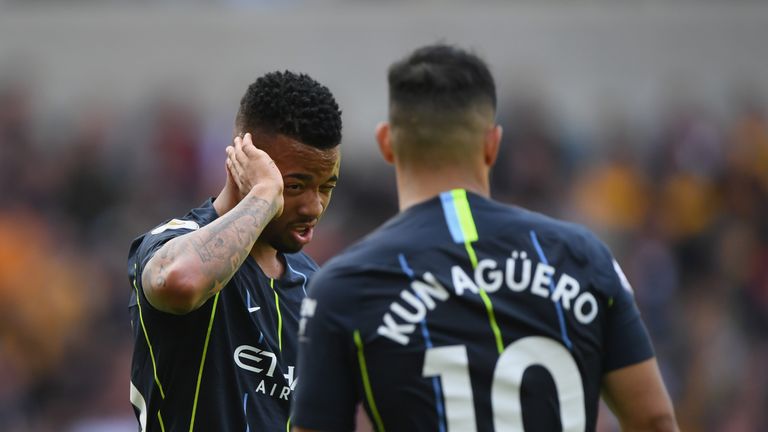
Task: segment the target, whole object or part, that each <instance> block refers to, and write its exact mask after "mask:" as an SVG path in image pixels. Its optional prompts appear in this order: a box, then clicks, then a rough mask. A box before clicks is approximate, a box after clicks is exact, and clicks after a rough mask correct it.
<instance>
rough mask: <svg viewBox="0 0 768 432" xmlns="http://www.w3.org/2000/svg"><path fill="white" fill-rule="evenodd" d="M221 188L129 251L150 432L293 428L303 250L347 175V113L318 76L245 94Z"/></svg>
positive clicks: (138, 366)
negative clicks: (343, 164)
mask: <svg viewBox="0 0 768 432" xmlns="http://www.w3.org/2000/svg"><path fill="white" fill-rule="evenodd" d="M235 134H236V135H237V136H236V137H235V139H234V145H233V146H230V147H227V149H226V152H227V158H226V171H227V180H226V184H225V185H224V188H223V190H222V191H221V193H220V194H219V195H218V196H217V197H216V198H215V199H210V200H208V201H206V202H205V203H203V204H202V206H200V207H198V208H195V209H193V210H191V211H190V212H189V213H188V214H187V215H186V216H183V217H181V218H177V219H171V220H170V221H168V222H165V223H163V224H161V225H159V226H157V227H156V228H154V229H153V230H151V231H150V232H148V233H146V234H144V235H142V236H141V237H139V238H137V239H136V240H135V241H134V242H133V244H132V245H131V249H130V255H129V258H128V265H129V269H128V271H129V277H130V282H131V288H132V294H131V300H130V313H131V322H132V329H133V337H134V342H135V348H134V353H133V362H132V366H131V402H132V404H133V406H134V410H135V413H136V416H137V419H138V421H139V424H140V430H142V431H145V430H146V431H182V430H183V431H193V430H198V431H217V432H222V431H223V432H226V431H238V432H242V431H248V430H251V431H267V430H269V431H281V430H282V431H284V430H287V429H288V428H289V427H290V426H289V424H290V420H289V414H290V404H291V400H292V393H293V390H294V388H295V385H296V378H297V372H296V369H295V365H296V350H297V340H296V334H297V331H298V319H299V306H300V304H301V300H302V299H303V298H304V297H305V295H306V292H305V290H306V284H307V278H308V277H309V276H310V275H311V274H312V273H313V272H314V271H315V270H316V269H317V266H316V264H315V263H314V262H313V261H312V260H311V259H310V258H309V257H308V256H307V255H305V254H304V253H301V252H300V251H301V249H302V247H303V246H304V245H306V244H307V243H308V242H310V241H311V240H312V235H313V230H314V227H315V224H316V223H317V221H318V220H319V219H320V217H321V216H322V214H323V212H324V211H325V209H326V207H327V206H328V203H329V201H330V199H331V192H332V191H333V188H334V186H335V185H336V181H337V178H338V172H339V151H338V147H337V146H338V144H339V142H340V141H341V113H340V111H339V107H338V105H337V104H336V101H335V100H334V98H333V95H332V94H331V93H330V91H329V90H328V89H327V88H326V87H324V86H322V85H321V84H319V83H317V82H316V81H314V80H313V79H312V78H310V77H309V76H307V75H304V74H294V73H291V72H284V73H283V72H274V73H269V74H266V75H264V76H262V77H260V78H259V79H257V80H256V81H255V82H254V83H253V84H251V85H250V86H249V87H248V90H247V92H246V93H245V95H244V96H243V98H242V100H241V102H240V109H239V111H238V113H237V118H236V121H235Z"/></svg>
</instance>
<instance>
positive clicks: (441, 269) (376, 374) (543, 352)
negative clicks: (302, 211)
mask: <svg viewBox="0 0 768 432" xmlns="http://www.w3.org/2000/svg"><path fill="white" fill-rule="evenodd" d="M389 91H390V93H389V98H390V105H389V123H383V124H381V125H380V126H379V127H378V129H377V131H376V138H377V140H378V143H379V148H380V150H381V153H382V154H383V156H384V159H386V160H387V161H388V162H392V163H394V166H395V171H396V177H397V189H398V193H399V205H400V213H399V214H398V215H397V216H395V217H394V218H393V219H391V220H389V221H388V222H387V223H385V224H384V225H383V226H381V227H380V228H379V229H378V230H377V231H375V232H374V233H372V234H371V235H369V236H368V237H366V238H365V239H364V240H363V241H361V242H360V243H358V244H357V245H354V246H352V247H351V248H349V249H348V250H347V251H345V252H344V253H343V254H341V255H340V256H338V257H336V258H334V259H332V260H331V261H330V262H329V263H328V265H327V266H326V267H324V268H323V269H322V270H320V272H319V273H317V274H316V275H315V278H314V279H313V282H312V283H311V284H310V291H309V297H308V298H307V299H305V300H304V303H303V305H302V321H301V322H300V324H299V328H300V335H299V352H300V354H299V368H301V381H300V382H299V385H298V389H297V394H296V399H295V401H294V414H293V424H294V425H295V428H294V430H296V431H307V430H322V431H344V430H352V429H353V427H354V425H353V414H354V409H355V405H356V403H357V402H358V401H362V402H363V403H364V406H365V409H366V411H367V413H368V415H369V417H370V418H371V419H372V423H373V425H374V427H375V429H376V430H378V431H384V430H390V431H473V430H483V431H491V430H496V431H499V432H501V431H504V432H508V431H523V430H527V431H550V430H557V431H559V430H564V431H580V432H581V431H585V430H588V431H589V430H594V429H595V423H596V418H597V411H598V402H599V398H600V395H601V393H602V395H603V396H604V398H605V400H606V401H607V403H608V405H609V406H610V407H611V408H612V410H613V412H614V413H615V414H616V415H617V417H618V419H619V421H620V423H621V426H622V428H623V429H624V430H631V431H634V430H664V431H666V430H676V428H677V426H676V420H675V417H674V413H673V410H672V406H671V403H670V399H669V397H668V395H667V392H666V390H665V388H664V384H663V382H662V380H661V378H660V374H659V370H658V367H657V364H656V360H655V359H654V353H653V350H652V347H651V343H650V341H649V339H648V335H647V333H646V331H645V328H644V326H643V323H642V322H641V319H640V316H639V314H638V310H637V308H636V306H635V303H634V300H633V295H632V290H631V288H630V285H629V283H628V282H627V280H626V278H625V277H624V275H623V274H622V272H621V269H620V268H619V265H618V264H617V263H616V261H615V260H614V259H613V257H612V256H611V253H610V252H609V251H608V249H607V248H606V247H605V246H604V245H603V244H602V243H601V242H600V241H599V240H598V239H597V238H595V236H594V235H593V234H591V233H590V232H589V231H587V230H586V229H584V228H582V227H579V226H576V225H573V224H570V223H566V222H561V221H558V220H555V219H551V218H549V217H546V216H543V215H541V214H537V213H534V212H531V211H527V210H525V209H522V208H519V207H514V206H508V205H504V204H501V203H498V202H495V201H493V200H491V199H490V198H489V180H488V175H489V170H490V168H491V166H492V165H493V163H494V161H495V159H496V155H497V150H498V147H499V142H500V139H501V129H500V127H499V126H497V125H496V124H495V121H494V117H495V109H496V93H495V84H494V81H493V78H492V76H491V73H490V72H489V70H488V68H487V67H486V65H485V64H484V63H483V62H482V61H481V60H480V59H479V58H478V57H476V56H475V55H473V54H470V53H467V52H466V51H463V50H461V49H458V48H454V47H451V46H445V45H434V46H427V47H424V48H421V49H418V50H416V51H415V52H413V53H412V54H411V55H409V56H408V57H406V58H405V59H404V60H402V61H400V62H397V63H395V64H394V65H392V66H391V68H390V69H389Z"/></svg>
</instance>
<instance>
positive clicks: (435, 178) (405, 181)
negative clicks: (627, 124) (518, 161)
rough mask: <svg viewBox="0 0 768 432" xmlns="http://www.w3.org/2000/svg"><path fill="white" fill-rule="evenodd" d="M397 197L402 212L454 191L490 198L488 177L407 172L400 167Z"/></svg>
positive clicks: (461, 172)
mask: <svg viewBox="0 0 768 432" xmlns="http://www.w3.org/2000/svg"><path fill="white" fill-rule="evenodd" d="M396 175H397V195H398V202H399V206H400V211H403V210H406V209H407V208H409V207H411V206H414V205H416V204H419V203H422V202H424V201H427V200H429V199H431V198H434V197H436V196H437V195H439V194H440V193H441V192H445V191H449V190H452V189H466V190H468V191H470V192H474V193H476V194H478V195H482V196H485V197H488V196H490V186H489V182H488V175H487V174H482V173H473V172H467V171H465V170H456V169H443V170H430V171H428V172H425V171H424V170H419V171H415V170H407V169H402V168H400V167H398V168H397V169H396Z"/></svg>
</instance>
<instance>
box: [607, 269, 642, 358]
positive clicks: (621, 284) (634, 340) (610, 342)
mask: <svg viewBox="0 0 768 432" xmlns="http://www.w3.org/2000/svg"><path fill="white" fill-rule="evenodd" d="M607 265H608V266H610V268H609V269H608V270H609V271H608V272H607V274H608V277H606V278H605V279H606V281H607V283H608V284H609V286H608V287H607V288H608V294H609V298H608V311H607V320H606V321H607V322H606V325H607V327H606V331H605V352H604V359H603V371H604V372H610V371H612V370H615V369H619V368H622V367H625V366H630V365H633V364H636V363H640V362H642V361H645V360H648V359H649V358H651V357H653V356H654V352H653V346H652V345H651V340H650V337H649V336H648V331H647V330H646V328H645V325H644V324H643V321H642V319H641V317H640V311H639V310H638V309H637V305H636V304H635V298H634V294H633V292H632V287H631V285H630V284H629V281H628V280H627V278H626V276H624V272H623V271H622V270H621V267H620V266H619V263H618V262H616V260H615V259H613V257H611V258H610V261H609V263H608V264H607Z"/></svg>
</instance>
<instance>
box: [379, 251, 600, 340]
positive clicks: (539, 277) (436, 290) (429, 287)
mask: <svg viewBox="0 0 768 432" xmlns="http://www.w3.org/2000/svg"><path fill="white" fill-rule="evenodd" d="M556 273H559V274H560V277H559V278H557V280H556V281H555V274H556ZM422 279H423V280H418V279H416V280H413V281H412V282H411V284H410V290H409V289H408V288H405V289H403V290H402V291H401V292H400V298H399V299H398V300H396V301H394V302H392V304H390V306H389V311H388V312H386V313H385V314H384V316H383V318H382V324H381V325H380V326H379V327H378V329H377V333H378V334H379V335H381V336H384V337H387V338H389V339H391V340H392V341H394V342H397V343H399V344H401V345H407V344H408V341H409V340H410V338H409V335H410V334H411V333H413V332H414V331H415V330H416V325H415V324H417V323H419V322H421V321H422V320H423V319H424V318H425V317H426V315H427V313H428V312H429V311H431V310H434V309H435V308H436V307H437V303H436V300H440V301H446V300H448V297H449V296H450V293H449V291H448V290H447V289H446V288H445V287H444V286H443V285H442V284H441V283H440V281H438V280H437V278H436V277H435V276H434V275H433V274H432V273H430V272H426V273H424V275H423V276H422ZM451 280H452V285H453V291H454V293H455V294H456V295H457V296H462V295H473V294H479V293H480V290H483V291H485V292H486V293H489V294H492V293H495V292H497V291H499V290H500V289H501V288H502V285H503V286H505V287H506V288H507V289H509V290H511V291H513V292H518V293H522V292H526V291H527V292H528V293H530V294H531V295H535V296H538V297H541V298H544V299H547V298H548V299H550V300H551V301H552V302H553V303H560V304H561V305H562V307H563V309H565V310H566V311H567V312H571V313H572V314H573V316H574V317H575V318H576V320H577V321H578V322H579V323H581V324H589V323H591V322H592V321H593V320H594V319H595V317H596V316H597V312H598V306H597V300H596V299H595V296H594V295H592V293H590V292H589V291H583V292H582V290H581V284H580V283H579V281H578V280H576V279H575V278H574V277H572V276H570V275H569V274H568V273H564V272H558V271H557V269H556V268H555V267H553V266H551V265H549V264H546V263H543V262H534V261H533V260H531V259H530V258H529V257H528V254H527V252H525V251H512V253H511V255H510V257H509V258H507V260H506V262H504V263H499V262H497V261H496V260H493V259H488V258H486V259H482V260H480V261H479V262H478V263H477V266H476V267H475V269H474V273H473V274H472V277H470V275H468V274H467V272H465V271H464V269H463V268H462V267H461V266H458V265H454V266H452V267H451ZM411 290H412V291H411ZM467 292H469V293H470V294H466V293H467ZM396 318H398V319H396ZM398 321H399V322H398Z"/></svg>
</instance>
